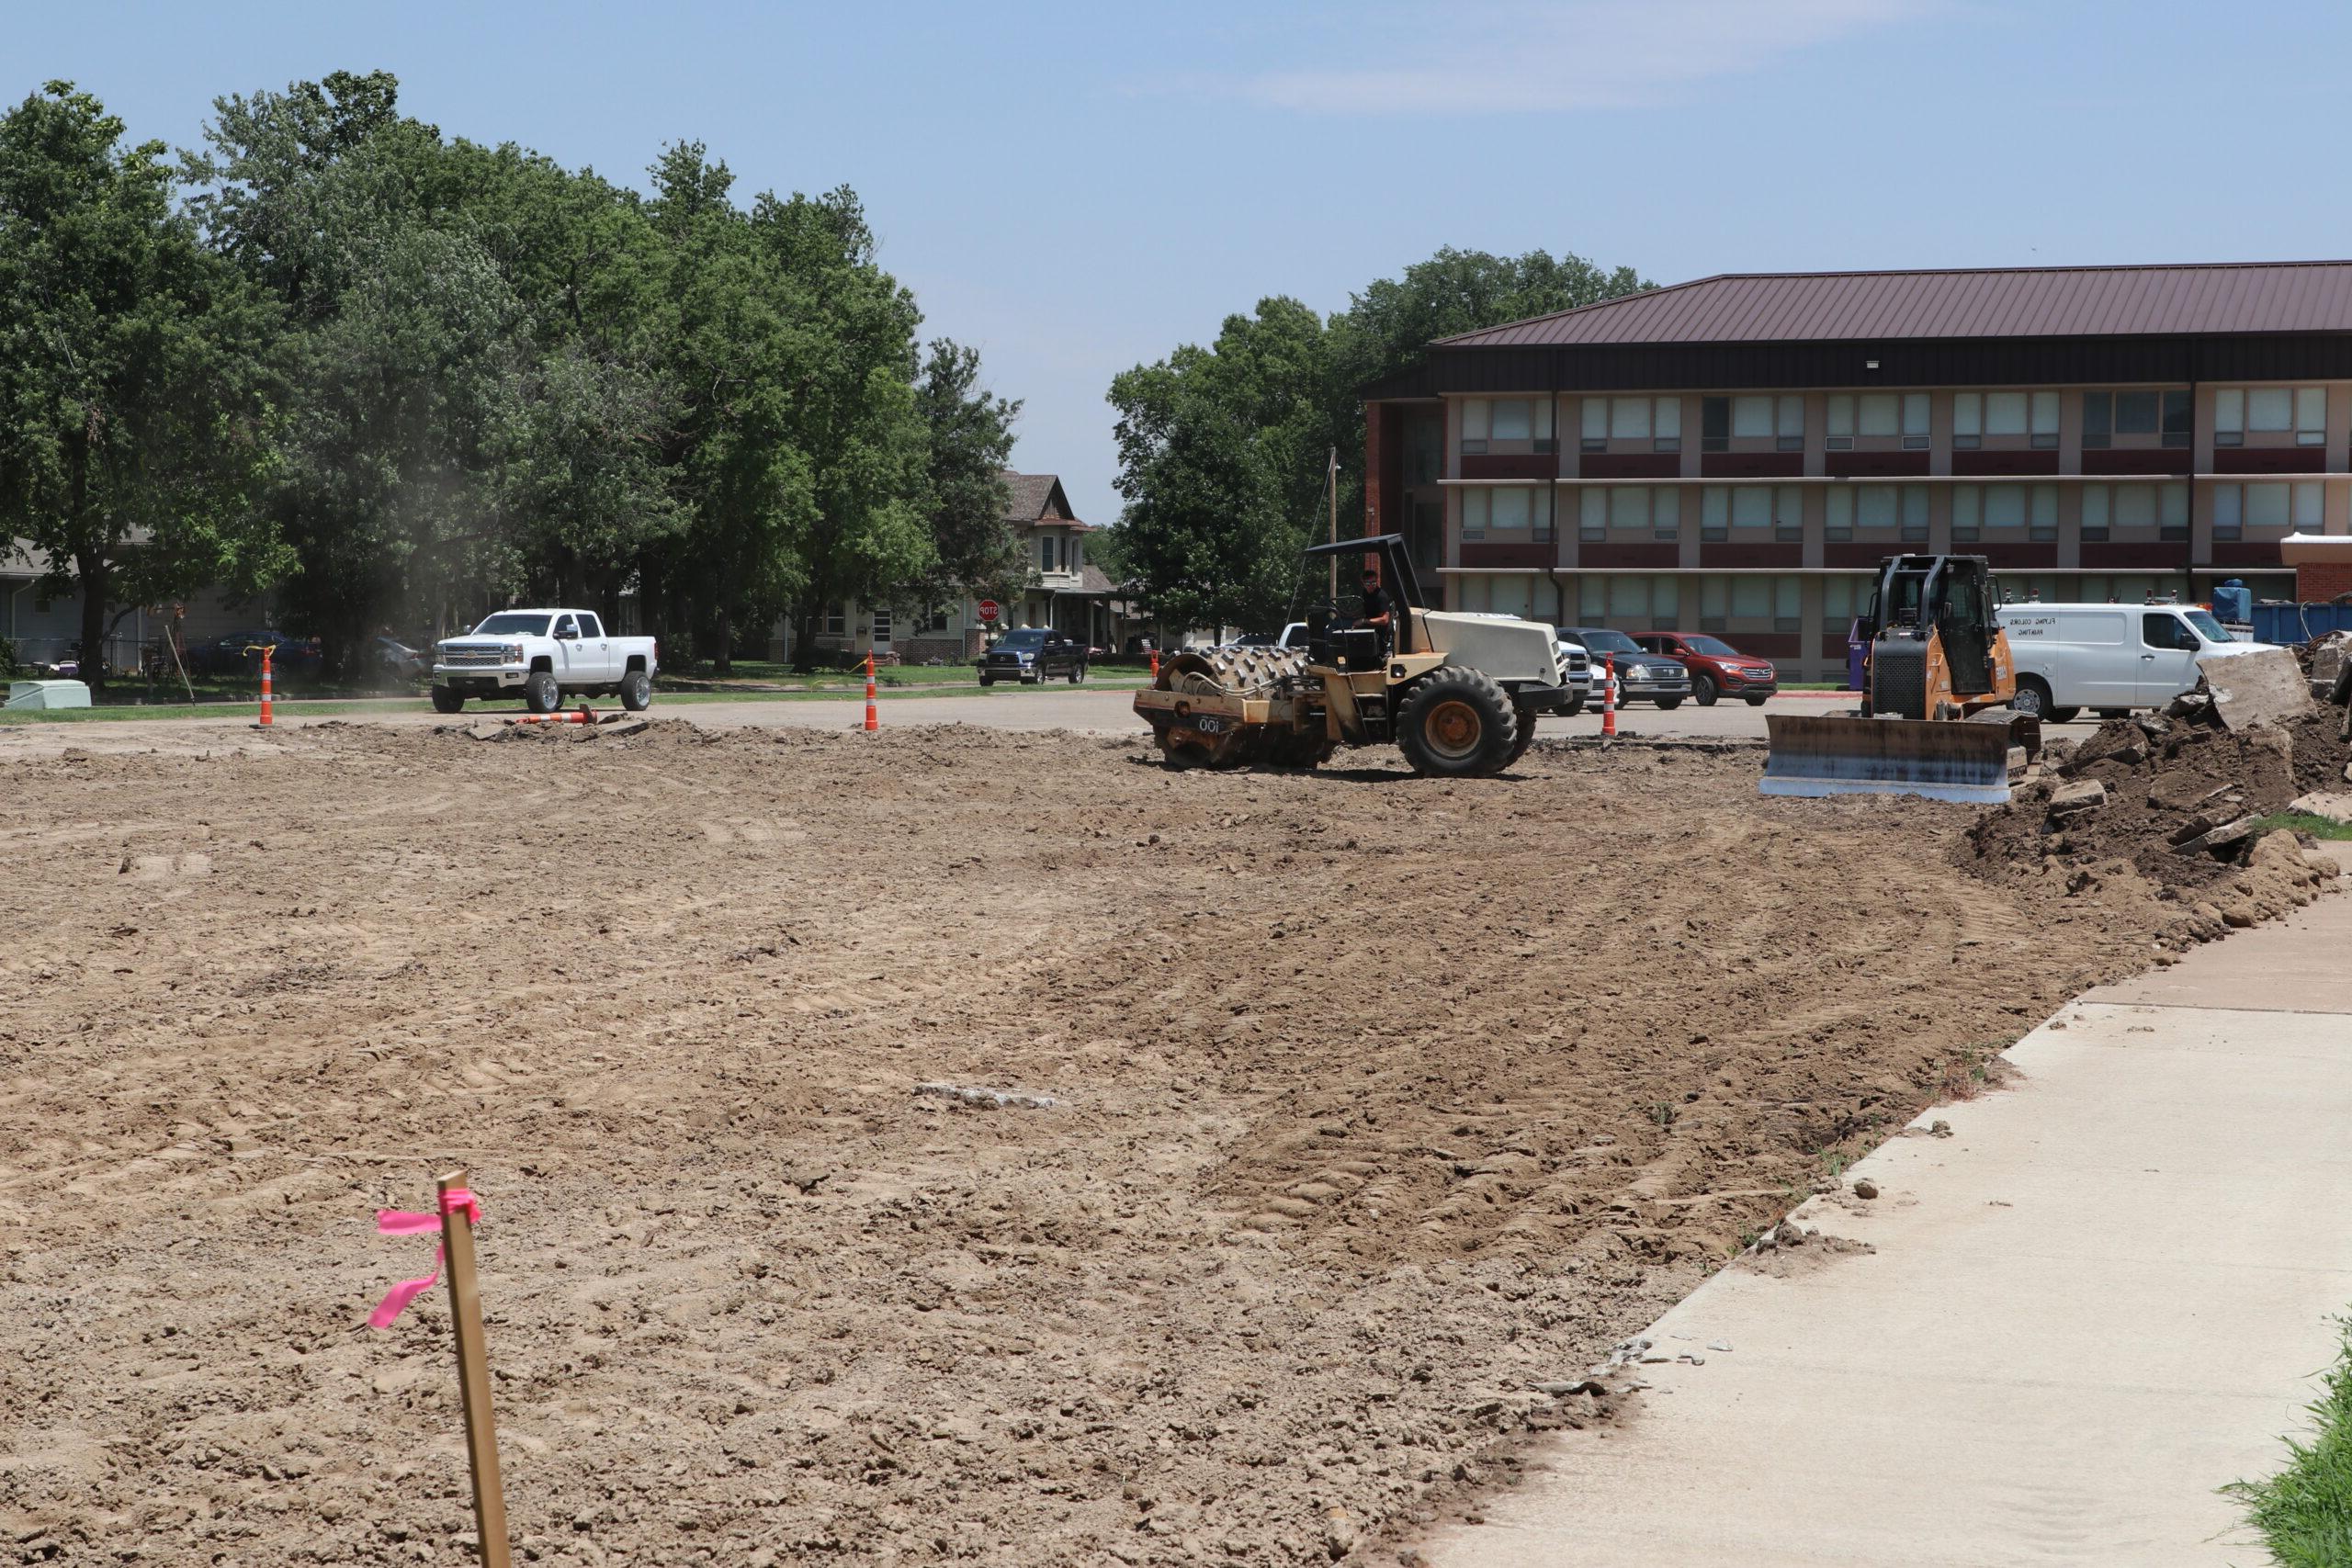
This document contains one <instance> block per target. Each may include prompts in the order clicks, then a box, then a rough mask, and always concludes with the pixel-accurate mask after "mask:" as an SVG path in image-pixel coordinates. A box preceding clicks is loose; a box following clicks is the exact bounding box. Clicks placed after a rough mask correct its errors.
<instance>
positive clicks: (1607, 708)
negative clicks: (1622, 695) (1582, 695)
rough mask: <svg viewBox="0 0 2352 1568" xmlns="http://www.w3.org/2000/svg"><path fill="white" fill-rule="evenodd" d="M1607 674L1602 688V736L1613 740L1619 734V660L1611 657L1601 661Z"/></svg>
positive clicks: (1602, 679) (1602, 680)
mask: <svg viewBox="0 0 2352 1568" xmlns="http://www.w3.org/2000/svg"><path fill="white" fill-rule="evenodd" d="M1601 668H1602V669H1603V670H1604V671H1606V673H1605V674H1604V675H1603V676H1602V677H1601V682H1602V683H1601V687H1600V734H1601V738H1602V739H1614V738H1615V737H1616V734H1617V660H1616V659H1615V657H1614V656H1613V655H1612V656H1610V657H1607V658H1604V659H1603V660H1601Z"/></svg>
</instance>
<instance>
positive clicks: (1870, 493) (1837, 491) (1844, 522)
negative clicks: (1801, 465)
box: [1822, 485, 1928, 544]
mask: <svg viewBox="0 0 2352 1568" xmlns="http://www.w3.org/2000/svg"><path fill="white" fill-rule="evenodd" d="M1856 528H1869V529H1875V530H1877V531H1879V532H1882V533H1885V532H1892V531H1895V530H1900V531H1901V536H1902V538H1903V540H1904V542H1905V543H1906V544H1920V543H1924V542H1925V541H1926V540H1927V537H1928V487H1927V486H1926V485H1838V486H1836V487H1834V488H1832V489H1831V491H1829V509H1828V515H1827V518H1826V525H1825V526H1824V528H1823V530H1822V537H1823V538H1825V539H1839V540H1843V539H1851V538H1852V537H1853V536H1854V530H1855V529H1856Z"/></svg>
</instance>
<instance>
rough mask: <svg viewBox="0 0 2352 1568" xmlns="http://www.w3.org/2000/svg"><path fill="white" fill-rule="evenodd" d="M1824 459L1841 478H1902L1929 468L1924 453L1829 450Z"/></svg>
mask: <svg viewBox="0 0 2352 1568" xmlns="http://www.w3.org/2000/svg"><path fill="white" fill-rule="evenodd" d="M1821 461H1822V466H1823V468H1826V469H1827V470H1828V472H1829V474H1830V475H1831V477H1832V478H1838V479H1849V478H1850V479H1903V478H1906V477H1910V476H1915V475H1918V474H1924V473H1926V472H1927V471H1928V455H1927V454H1926V453H1925V452H1826V453H1824V454H1822V459H1821Z"/></svg>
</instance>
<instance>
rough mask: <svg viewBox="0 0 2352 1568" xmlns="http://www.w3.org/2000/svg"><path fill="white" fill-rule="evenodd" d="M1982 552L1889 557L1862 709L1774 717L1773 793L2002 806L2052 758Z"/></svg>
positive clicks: (1769, 726)
mask: <svg viewBox="0 0 2352 1568" xmlns="http://www.w3.org/2000/svg"><path fill="white" fill-rule="evenodd" d="M1999 604H2000V591H1999V585H1998V584H1997V583H1996V581H1995V580H1994V577H1993V573H1992V569H1991V568H1990V566H1989V565H1988V564H1987V563H1986V561H1985V558H1984V557H1983V556H1889V557H1888V558H1886V559H1885V560H1883V561H1882V562H1881V563H1880V564H1879V575H1878V587H1877V591H1876V592H1873V593H1872V594H1871V602H1870V609H1869V611H1868V613H1867V614H1865V615H1863V616H1862V617H1861V622H1860V626H1859V627H1858V631H1859V633H1860V637H1861V638H1862V640H1863V642H1864V643H1865V645H1866V646H1865V651H1864V654H1863V660H1864V662H1863V665H1862V704H1861V706H1860V709H1858V710H1857V711H1855V712H1853V713H1851V714H1821V715H1811V714H1804V715H1799V714H1770V715H1767V716H1766V717H1765V720H1764V727H1765V729H1766V731H1767V732H1768V734H1769V735H1770V746H1771V750H1770V752H1769V753H1768V754H1767V756H1766V759H1765V763H1764V780H1763V784H1762V785H1761V788H1762V790H1763V793H1764V794H1766V795H1864V794H1866V795H1927V796H1929V797H1931V798H1933V799H1937V800H1962V801H1983V802H1988V803H1996V802H1999V801H2004V800H2007V799H2008V798H2009V788H2010V785H2011V784H2013V783H2014V782H2015V781H2017V780H2018V779H2019V778H2022V777H2023V776H2024V775H2025V774H2026V773H2028V772H2030V770H2031V769H2032V767H2033V765H2034V763H2035V761H2036V760H2037V759H2038V758H2039V757H2040V756H2041V720H2040V719H2039V718H2038V717H2036V716H2030V715H2027V714H2020V713H2016V712H2013V711H2012V710H2011V709H2010V707H2009V704H2010V703H2011V702H2012V701H2013V700H2014V699H2015V698H2016V696H2017V694H2018V682H2017V665H2016V663H2015V661H2014V660H2011V658H2010V657H2009V640H2008V637H2007V635H2006V634H2005V633H2004V632H2003V631H2002V630H2001V626H2000V622H1999V620H1998V619H1997V617H1996V614H1995V612H1996V610H1997V609H1998V607H1999Z"/></svg>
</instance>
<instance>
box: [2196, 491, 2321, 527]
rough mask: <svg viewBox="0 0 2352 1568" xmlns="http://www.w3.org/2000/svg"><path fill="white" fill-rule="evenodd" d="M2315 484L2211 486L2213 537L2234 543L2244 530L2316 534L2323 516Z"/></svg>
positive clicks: (2319, 496)
mask: <svg viewBox="0 0 2352 1568" xmlns="http://www.w3.org/2000/svg"><path fill="white" fill-rule="evenodd" d="M2324 504H2325V503H2324V500H2323V499H2322V494H2321V491H2320V487H2319V484H2318V482H2317V481H2316V480H2311V479H2306V480H2302V481H2301V482H2298V483H2294V484H2249V485H2215V486H2214V487H2213V537H2214V538H2215V539H2216V540H2235V539H2243V538H2245V530H2246V529H2248V528H2292V529H2295V530H2298V531H2305V530H2308V531H2309V532H2312V533H2317V532H2319V529H2320V524H2321V519H2322V517H2323V516H2324V512H2323V510H2322V508H2323V507H2324Z"/></svg>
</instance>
